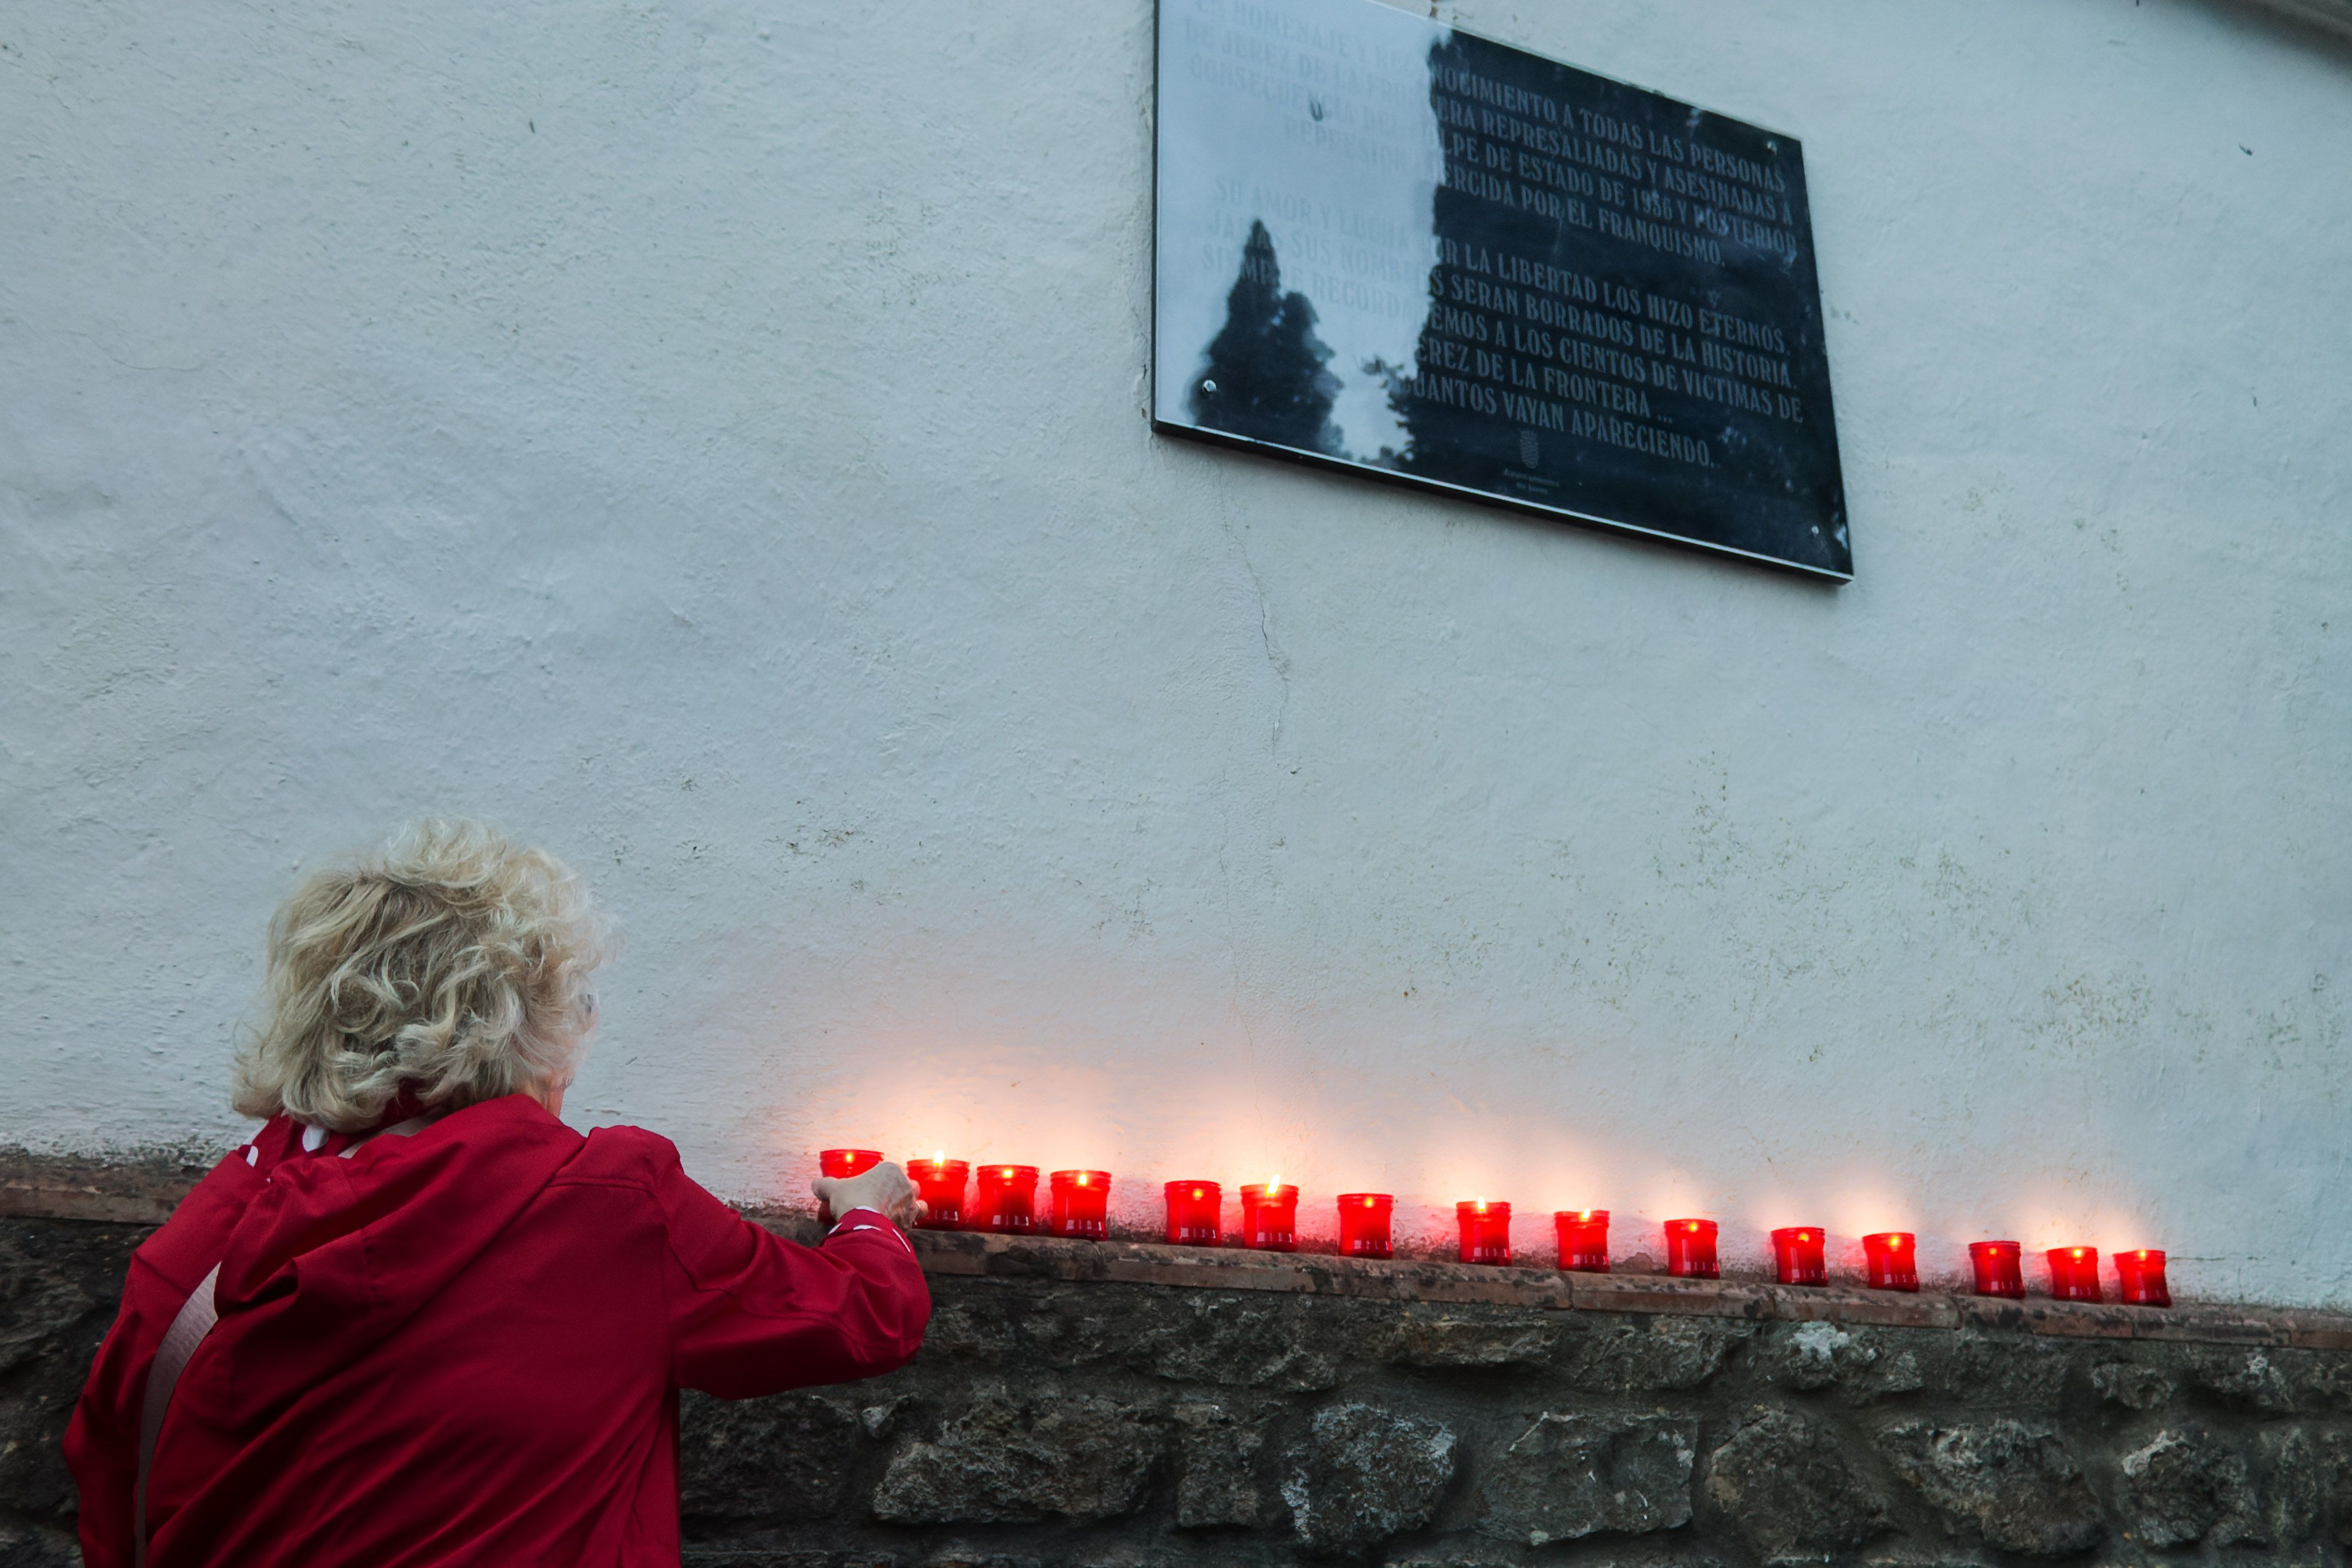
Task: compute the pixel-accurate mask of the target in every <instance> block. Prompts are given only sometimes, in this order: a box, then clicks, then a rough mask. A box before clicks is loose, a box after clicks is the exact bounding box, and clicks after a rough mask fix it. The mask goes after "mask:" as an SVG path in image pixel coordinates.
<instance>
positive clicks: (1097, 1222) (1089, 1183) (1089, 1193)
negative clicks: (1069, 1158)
mask: <svg viewBox="0 0 2352 1568" xmlns="http://www.w3.org/2000/svg"><path fill="white" fill-rule="evenodd" d="M1049 1190H1050V1194H1051V1197H1052V1199H1053V1210H1052V1213H1053V1218H1052V1219H1051V1220H1049V1221H1048V1222H1047V1225H1048V1229H1049V1231H1050V1233H1051V1234H1053V1235H1055V1236H1075V1237H1077V1238H1078V1239H1081V1240H1084V1241H1100V1240H1101V1239H1103V1238H1104V1237H1105V1236H1106V1235H1108V1233H1109V1228H1108V1220H1107V1211H1108V1207H1109V1205H1110V1172H1108V1171H1055V1173H1054V1175H1053V1176H1052V1178H1051V1186H1050V1189H1049Z"/></svg>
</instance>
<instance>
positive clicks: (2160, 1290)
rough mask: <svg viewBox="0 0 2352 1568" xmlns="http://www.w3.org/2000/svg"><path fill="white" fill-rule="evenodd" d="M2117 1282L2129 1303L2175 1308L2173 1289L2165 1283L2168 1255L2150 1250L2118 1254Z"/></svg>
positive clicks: (2138, 1249)
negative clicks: (2171, 1306) (2173, 1306)
mask: <svg viewBox="0 0 2352 1568" xmlns="http://www.w3.org/2000/svg"><path fill="white" fill-rule="evenodd" d="M2116 1285H2117V1286H2119V1287H2121V1291H2122V1296H2123V1300H2124V1301H2125V1303H2126V1305H2129V1306H2135V1307H2168V1306H2170V1305H2172V1288H2171V1287H2170V1286H2168V1285H2167V1284H2166V1283H2165V1282H2164V1254H2163V1253H2161V1252H2158V1251H2156V1250H2154V1249H2150V1248H2147V1247H2140V1248H2136V1249H2133V1250H2131V1251H2129V1252H2118V1253H2116Z"/></svg>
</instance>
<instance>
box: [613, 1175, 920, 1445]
mask: <svg viewBox="0 0 2352 1568" xmlns="http://www.w3.org/2000/svg"><path fill="white" fill-rule="evenodd" d="M648 1140H649V1141H651V1142H657V1143H658V1144H659V1147H660V1152H661V1153H662V1154H663V1155H667V1158H658V1159H656V1161H655V1165H654V1183H653V1186H654V1194H655V1197H656V1201H657V1202H658V1203H659V1205H660V1207H661V1209H662V1215H663V1219H664V1222H665V1223H666V1225H667V1228H668V1232H669V1259H668V1269H667V1271H668V1278H667V1281H665V1295H666V1297H667V1309H668V1313H669V1333H670V1375H671V1377H672V1378H673V1379H674V1380H675V1381H676V1382H677V1384H678V1385H679V1386H681V1387H685V1388H697V1389H700V1390H702V1391H703V1392H704V1393H706V1394H715V1395H717V1396H719V1397H720V1398H722V1399H749V1398H751V1397H753V1396H758V1395H762V1394H774V1393H777V1392H779V1391H780V1390H782V1389H786V1388H797V1387H801V1386H803V1385H807V1384H812V1383H846V1382H848V1381H849V1380H850V1379H852V1378H857V1377H873V1376H877V1375H880V1374H882V1373H885V1372H893V1371H896V1370H897V1369H898V1368H899V1367H901V1366H904V1365H906V1364H907V1363H908V1362H909V1361H911V1360H913V1359H914V1356H915V1353H916V1352H917V1351H918V1350H919V1349H921V1348H922V1344H923V1328H924V1325H925V1324H927V1323H928V1322H930V1317H931V1293H930V1291H929V1288H928V1287H926V1286H925V1284H924V1283H923V1270H922V1268H921V1266H920V1265H919V1264H918V1263H917V1262H916V1261H915V1251H914V1249H913V1248H912V1247H911V1246H909V1245H908V1241H907V1238H906V1237H905V1236H904V1235H903V1234H902V1233H901V1232H900V1231H899V1229H898V1227H897V1226H895V1225H893V1224H891V1223H890V1222H889V1220H887V1219H886V1218H883V1217H882V1216H880V1215H878V1214H874V1213H871V1212H869V1211H867V1210H864V1209H860V1210H857V1211H856V1212H855V1213H854V1214H851V1215H846V1216H844V1217H843V1219H842V1222H841V1223H840V1224H839V1225H837V1226H835V1228H834V1233H833V1234H832V1236H830V1237H829V1238H827V1239H826V1240H825V1241H824V1244H823V1245H822V1246H818V1247H803V1246H801V1245H800V1244H799V1243H797V1242H793V1241H787V1240H785V1239H783V1238H782V1237H780V1236H777V1235H775V1234H773V1233H772V1232H771V1231H768V1230H765V1229H762V1228H761V1227H759V1226H757V1225H754V1224H752V1223H751V1221H749V1220H747V1219H745V1218H742V1217H741V1216H740V1215H738V1214H737V1213H736V1212H735V1211H734V1210H733V1209H731V1208H730V1207H727V1206H726V1205H725V1204H723V1203H721V1202H719V1200H718V1199H717V1198H715V1197H711V1196H710V1194H709V1193H708V1192H705V1191H704V1190H703V1189H702V1188H701V1187H699V1186H696V1185H695V1183H694V1182H692V1181H691V1180H689V1179H688V1176H687V1175H686V1172H685V1170H684V1169H683V1168H682V1167H681V1166H679V1165H678V1163H677V1150H676V1149H675V1148H674V1147H672V1146H671V1145H669V1144H668V1143H667V1141H662V1140H653V1139H651V1138H650V1135H648Z"/></svg>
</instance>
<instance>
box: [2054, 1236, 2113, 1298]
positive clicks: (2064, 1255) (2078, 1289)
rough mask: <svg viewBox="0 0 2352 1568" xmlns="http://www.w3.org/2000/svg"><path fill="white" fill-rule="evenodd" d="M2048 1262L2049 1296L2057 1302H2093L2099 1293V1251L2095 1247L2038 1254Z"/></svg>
mask: <svg viewBox="0 0 2352 1568" xmlns="http://www.w3.org/2000/svg"><path fill="white" fill-rule="evenodd" d="M2042 1256H2043V1257H2044V1258H2047V1259H2048V1260H2050V1295H2051V1298H2052V1299H2053V1300H2054V1301H2103V1300H2105V1297H2103V1296H2102V1295H2101V1294H2100V1293H2099V1249H2097V1248H2095V1247H2053V1248H2052V1249H2050V1250H2049V1251H2047V1252H2045V1253H2043V1254H2042Z"/></svg>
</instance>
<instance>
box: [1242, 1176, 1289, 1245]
mask: <svg viewBox="0 0 2352 1568" xmlns="http://www.w3.org/2000/svg"><path fill="white" fill-rule="evenodd" d="M1242 1245H1243V1246H1244V1247H1254V1248H1255V1249H1257V1250H1259V1251H1260V1252H1296V1251H1297V1250H1298V1189H1297V1187H1296V1186H1291V1185H1290V1184H1289V1183H1287V1182H1272V1181H1269V1182H1255V1181H1253V1182H1244V1183H1243V1184H1242Z"/></svg>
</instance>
